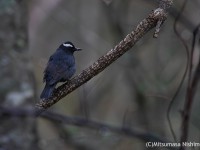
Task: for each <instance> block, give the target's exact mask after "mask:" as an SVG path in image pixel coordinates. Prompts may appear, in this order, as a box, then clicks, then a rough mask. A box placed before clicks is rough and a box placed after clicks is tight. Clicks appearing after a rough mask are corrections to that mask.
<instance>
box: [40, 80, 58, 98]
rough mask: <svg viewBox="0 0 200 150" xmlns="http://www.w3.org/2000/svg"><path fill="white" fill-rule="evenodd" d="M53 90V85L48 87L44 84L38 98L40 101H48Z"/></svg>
mask: <svg viewBox="0 0 200 150" xmlns="http://www.w3.org/2000/svg"><path fill="white" fill-rule="evenodd" d="M54 88H55V85H48V84H46V85H45V87H44V90H43V91H42V93H41V95H40V98H41V99H48V98H50V97H51V95H52V93H53V90H54Z"/></svg>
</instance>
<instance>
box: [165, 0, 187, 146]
mask: <svg viewBox="0 0 200 150" xmlns="http://www.w3.org/2000/svg"><path fill="white" fill-rule="evenodd" d="M186 4H187V0H185V1H184V2H183V5H182V7H181V10H180V12H179V13H178V15H177V17H176V18H175V21H174V26H173V27H174V32H175V33H176V35H177V37H178V38H179V39H180V41H181V42H182V44H183V45H184V47H185V51H186V67H185V70H184V73H183V76H182V77H181V81H180V83H179V85H178V87H177V89H176V91H175V93H174V95H173V97H172V99H171V101H170V103H169V106H168V108H167V121H168V123H169V128H170V131H171V133H172V136H173V139H174V141H175V142H178V139H177V137H176V134H175V132H174V129H173V125H172V122H171V119H170V112H171V109H172V106H173V104H174V102H175V100H176V97H177V96H178V93H179V91H180V89H181V87H182V85H183V83H184V80H185V77H186V75H187V71H188V68H189V64H190V63H189V59H190V58H189V57H190V52H189V47H188V45H187V44H186V42H185V40H184V39H183V37H182V36H181V35H180V33H179V32H178V30H177V24H178V21H179V20H180V19H181V17H182V12H183V10H184V8H185V6H186Z"/></svg>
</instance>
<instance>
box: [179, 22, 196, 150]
mask: <svg viewBox="0 0 200 150" xmlns="http://www.w3.org/2000/svg"><path fill="white" fill-rule="evenodd" d="M199 29H200V24H199V25H198V26H197V27H196V29H195V30H194V32H193V40H192V49H191V52H192V53H191V60H190V61H191V62H190V63H191V66H190V67H191V68H190V71H191V73H190V74H192V60H193V52H194V49H195V45H196V42H198V44H199V39H200V37H198V38H197V36H199V34H200V32H199V31H200V30H199ZM191 76H192V75H190V78H191V79H190V80H189V81H190V82H189V84H188V90H187V95H186V100H185V104H184V110H183V114H182V115H183V116H182V117H183V119H182V134H181V142H185V141H187V140H188V131H189V121H190V114H191V109H192V103H193V100H194V96H195V93H196V89H197V85H198V82H199V77H200V59H199V62H198V65H197V67H196V69H195V72H194V76H193V78H192V77H191ZM184 149H185V148H184V147H182V146H181V148H180V150H184Z"/></svg>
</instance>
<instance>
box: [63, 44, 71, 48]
mask: <svg viewBox="0 0 200 150" xmlns="http://www.w3.org/2000/svg"><path fill="white" fill-rule="evenodd" d="M63 46H65V47H73V45H71V44H65V43H63Z"/></svg>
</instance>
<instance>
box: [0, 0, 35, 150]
mask: <svg viewBox="0 0 200 150" xmlns="http://www.w3.org/2000/svg"><path fill="white" fill-rule="evenodd" d="M28 2H29V1H27V0H1V1H0V18H1V23H0V69H1V71H0V106H3V107H7V108H11V109H13V110H14V109H15V108H25V107H26V108H27V107H29V106H32V105H33V104H34V99H35V91H36V90H35V89H34V84H35V83H34V82H35V81H34V78H33V75H32V72H31V71H30V65H29V64H30V62H29V61H30V60H29V57H28V34H27V17H28ZM36 139H37V133H36V120H35V119H34V118H30V117H23V118H17V117H14V116H4V115H1V114H0V149H1V150H36V149H38V146H37V140H36Z"/></svg>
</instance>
